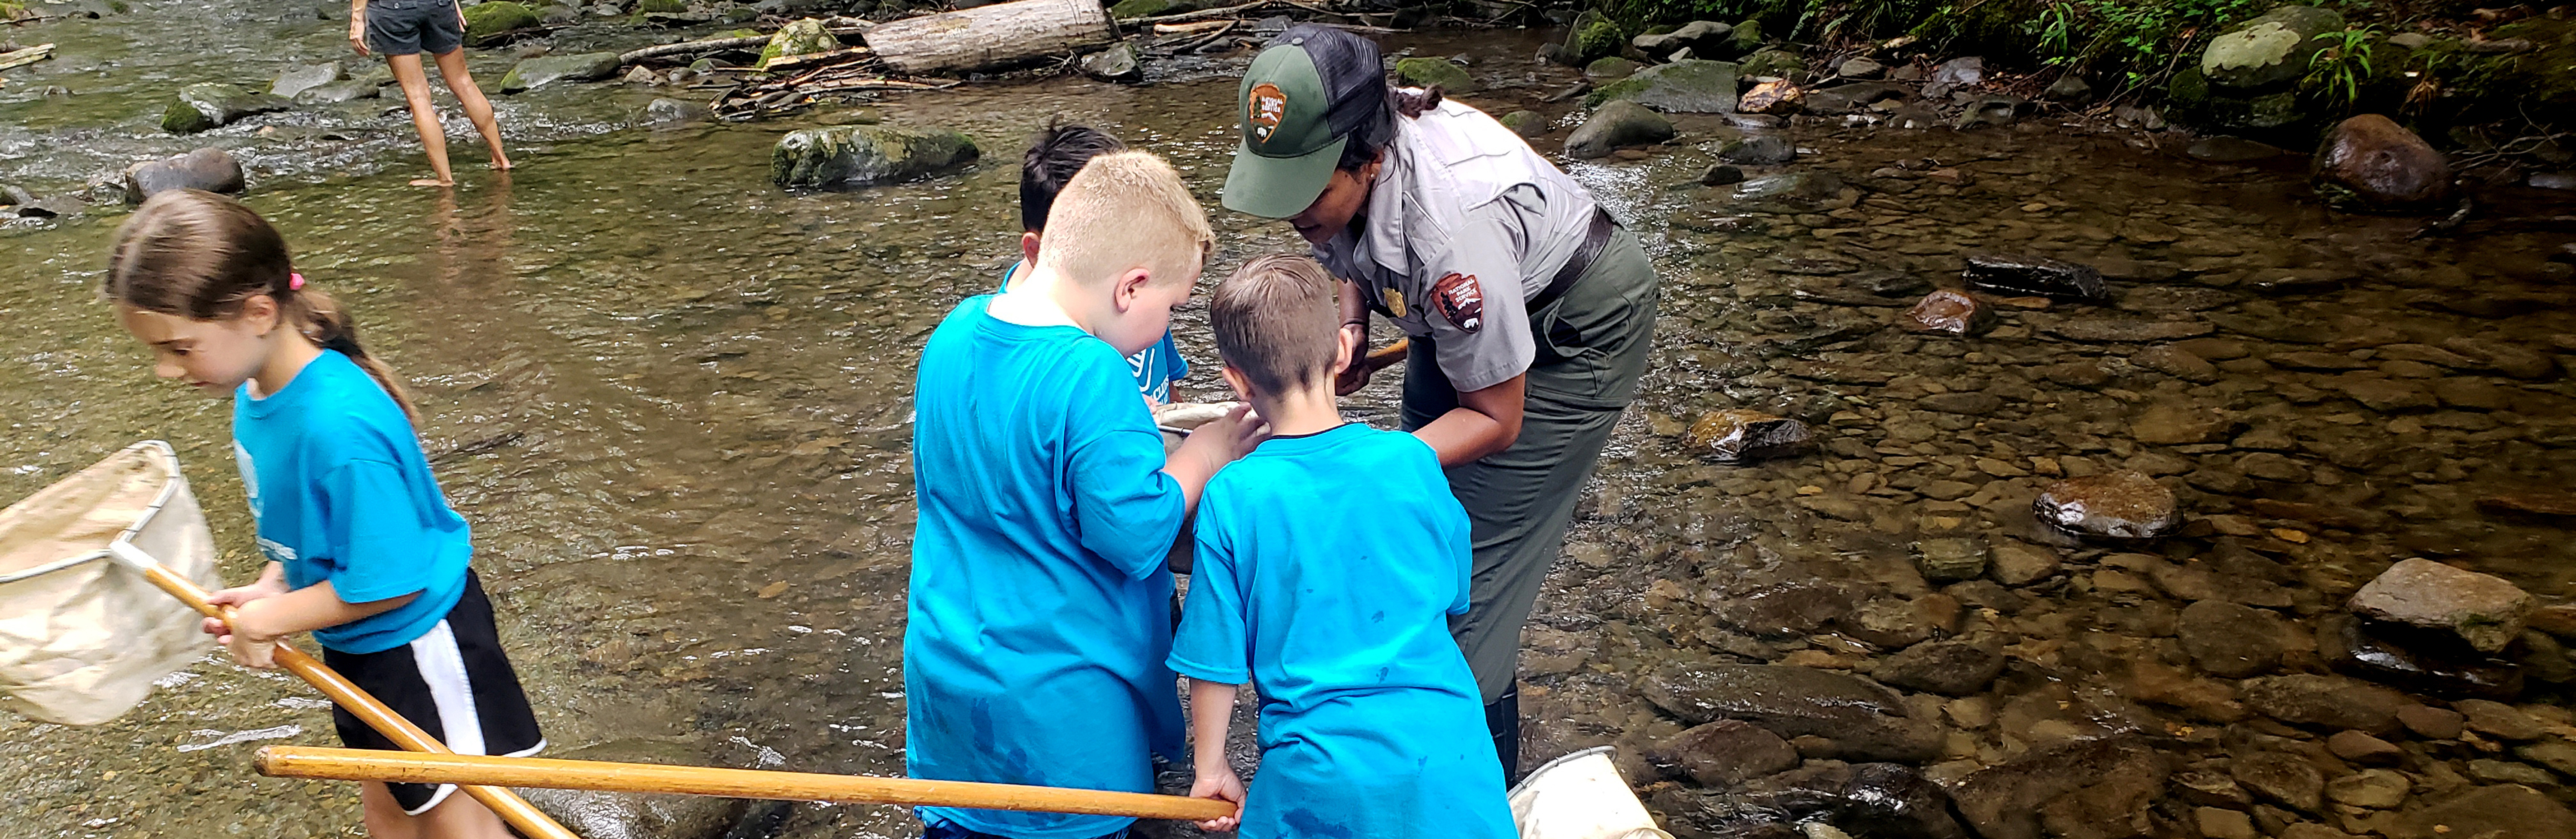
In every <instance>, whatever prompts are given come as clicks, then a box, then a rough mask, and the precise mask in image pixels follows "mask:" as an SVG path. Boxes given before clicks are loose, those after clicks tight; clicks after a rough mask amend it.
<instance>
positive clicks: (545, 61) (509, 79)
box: [501, 52, 618, 93]
mask: <svg viewBox="0 0 2576 839" xmlns="http://www.w3.org/2000/svg"><path fill="white" fill-rule="evenodd" d="M617 67H618V61H617V54H616V53H613V52H592V53H582V54H580V55H547V56H539V57H536V58H530V59H526V60H523V61H520V62H519V64H518V66H515V67H511V68H510V73H509V75H505V76H502V77H501V92H502V93H518V92H520V91H523V90H533V89H536V88H540V87H544V86H546V85H550V84H553V83H555V82H559V81H575V82H595V81H599V80H601V79H605V78H608V77H610V76H614V75H617Z"/></svg>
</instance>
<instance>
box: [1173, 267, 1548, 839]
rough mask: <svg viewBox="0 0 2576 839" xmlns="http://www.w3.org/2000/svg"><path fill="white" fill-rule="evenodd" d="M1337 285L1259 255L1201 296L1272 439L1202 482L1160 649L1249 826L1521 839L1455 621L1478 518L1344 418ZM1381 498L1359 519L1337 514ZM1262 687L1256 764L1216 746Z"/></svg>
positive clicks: (1197, 741) (1207, 768)
mask: <svg viewBox="0 0 2576 839" xmlns="http://www.w3.org/2000/svg"><path fill="white" fill-rule="evenodd" d="M1335 285H1336V284H1335V282H1334V281H1333V279H1332V278H1331V276H1330V275H1328V274H1326V273H1325V271H1324V268H1323V266H1321V265H1317V264H1316V263H1315V261H1314V260H1311V259H1307V258H1306V257H1303V256H1287V255H1272V256H1264V257H1260V258H1257V259H1254V260H1253V261H1252V262H1250V263H1247V264H1246V265H1244V266H1243V267H1242V268H1241V269H1239V270H1237V271H1236V272H1235V273H1234V274H1233V275H1232V276H1229V277H1227V278H1226V279H1225V281H1224V282H1222V283H1219V284H1218V285H1217V289H1216V293H1215V294H1214V295H1212V296H1211V298H1210V300H1209V303H1208V320H1209V322H1210V323H1211V325H1213V326H1214V327H1215V331H1216V345H1217V354H1218V356H1219V357H1220V358H1221V359H1222V360H1223V361H1224V362H1225V380H1226V383H1227V384H1230V385H1233V386H1234V389H1235V392H1236V393H1238V394H1241V395H1242V396H1243V398H1244V399H1245V400H1247V401H1249V402H1251V403H1252V405H1253V407H1254V410H1255V411H1256V412H1257V413H1259V414H1260V416H1261V417H1262V418H1263V419H1264V420H1266V421H1268V422H1269V424H1270V427H1271V431H1272V432H1273V434H1274V436H1272V437H1271V438H1270V439H1269V441H1267V442H1264V443H1262V444H1260V445H1259V446H1258V447H1257V448H1255V449H1253V451H1252V453H1251V454H1248V455H1245V456H1244V457H1243V459H1241V460H1237V461H1235V462H1234V463H1233V464H1231V465H1229V466H1227V467H1225V469H1224V470H1223V471H1220V472H1218V473H1217V474H1216V477H1215V478H1213V479H1211V480H1209V481H1208V484H1207V489H1206V492H1205V494H1204V495H1203V496H1202V498H1201V500H1200V503H1199V508H1198V514H1197V518H1196V519H1195V525H1194V526H1195V528H1196V537H1195V548H1196V567H1195V568H1193V569H1192V576H1191V578H1190V593H1189V604H1188V608H1186V609H1183V610H1182V611H1181V627H1180V630H1179V632H1178V634H1177V635H1176V636H1175V637H1174V638H1173V641H1172V654H1171V657H1170V659H1168V661H1169V663H1170V664H1171V667H1172V669H1173V670H1174V671H1176V672H1179V673H1180V674H1182V675H1184V676H1188V677H1190V730H1191V738H1192V740H1193V745H1194V753H1195V761H1196V763H1197V767H1198V778H1197V781H1196V783H1195V784H1194V785H1193V786H1192V787H1191V790H1190V794H1191V795H1193V796H1198V797H1202V798H1218V799H1223V800H1228V801H1236V802H1241V803H1242V805H1243V806H1242V807H1241V808H1240V809H1239V810H1237V814H1236V816H1235V817H1234V818H1230V819H1219V820H1216V821H1211V822H1204V823H1202V824H1201V827H1203V828H1205V829H1209V830H1226V829H1232V828H1236V827H1237V826H1238V824H1239V827H1240V830H1241V831H1242V833H1243V836H1244V837H1245V839H1269V838H1270V837H1320V836H1333V837H1342V838H1343V839H1407V838H1408V837H1418V836H1426V835H1438V836H1442V837H1457V838H1458V839H1514V837H1516V836H1517V833H1516V832H1515V830H1514V828H1513V825H1512V814H1511V806H1510V804H1509V803H1508V802H1507V801H1506V799H1505V798H1504V795H1503V786H1502V777H1503V772H1502V764H1501V762H1500V761H1499V760H1497V759H1496V758H1495V755H1494V744H1493V740H1492V738H1490V737H1488V736H1486V732H1485V712H1484V702H1483V699H1482V696H1481V695H1480V694H1478V693H1477V690H1476V677H1475V675H1474V674H1473V673H1471V672H1469V670H1468V669H1467V657H1466V655H1465V654H1463V653H1461V652H1459V649H1458V642H1457V641H1456V640H1454V639H1452V638H1451V637H1450V635H1449V616H1450V615H1457V614H1464V613H1465V612H1466V611H1467V605H1468V600H1467V592H1468V579H1469V575H1470V574H1471V572H1472V571H1473V569H1474V560H1473V557H1472V555H1471V554H1470V552H1469V548H1468V537H1467V528H1468V525H1467V511H1466V509H1465V508H1463V507H1461V506H1459V504H1458V499H1457V498H1456V497H1455V496H1453V495H1451V494H1450V491H1449V482H1448V480H1447V479H1446V478H1445V477H1444V476H1443V475H1442V473H1441V471H1440V459H1439V456H1438V455H1436V454H1434V453H1433V452H1432V450H1431V447H1430V446H1429V445H1428V444H1425V443H1423V442H1422V440H1421V438H1418V437H1415V436H1413V435H1411V434H1404V433H1400V432H1394V431H1380V430H1377V429H1373V428H1370V427H1368V426H1366V425H1363V424H1359V423H1345V422H1343V421H1342V417H1341V414H1340V412H1339V411H1338V410H1336V408H1335V406H1334V400H1333V377H1334V375H1335V374H1336V373H1338V372H1339V371H1340V370H1341V369H1342V368H1343V367H1345V366H1348V365H1349V364H1350V363H1351V361H1352V359H1351V353H1352V351H1353V349H1354V339H1353V338H1352V336H1351V333H1349V332H1346V331H1344V330H1342V328H1341V317H1340V314H1339V312H1340V309H1339V308H1338V307H1337V306H1336V305H1335V303H1334V300H1333V292H1334V288H1335ZM1362 497H1365V498H1367V499H1369V511H1368V513H1367V514H1366V515H1364V516H1362V515H1353V514H1351V512H1350V511H1349V510H1348V509H1346V507H1347V505H1348V503H1349V502H1348V499H1352V498H1362ZM1247 681H1249V682H1253V683H1255V684H1256V685H1257V686H1258V687H1259V689H1260V694H1261V749H1262V751H1261V774H1260V775H1259V776H1257V777H1255V778H1254V779H1253V783H1252V789H1251V791H1250V794H1249V795H1246V793H1245V791H1244V787H1243V782H1242V781H1241V780H1240V779H1239V778H1237V777H1236V776H1235V774H1234V771H1233V769H1231V768H1229V767H1228V765H1227V763H1226V757H1225V740H1226V724H1227V721H1228V720H1227V717H1228V716H1229V714H1230V713H1231V711H1232V709H1233V708H1234V692H1235V686H1236V685H1239V684H1242V683H1244V682H1247Z"/></svg>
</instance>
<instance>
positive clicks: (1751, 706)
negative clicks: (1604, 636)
mask: <svg viewBox="0 0 2576 839" xmlns="http://www.w3.org/2000/svg"><path fill="white" fill-rule="evenodd" d="M1644 688H1645V695H1646V699H1647V700H1648V701H1651V702H1653V703H1655V705H1656V707H1659V708H1662V709H1664V710H1665V711H1666V712H1668V713H1671V714H1672V715H1674V716H1676V717H1679V718H1681V719H1682V721H1683V722H1687V723H1691V724H1693V725H1699V724H1705V723H1710V722H1714V721H1717V720H1722V719H1732V720H1743V721H1745V722H1749V723H1752V724H1754V725H1758V726H1761V727H1763V728H1766V729H1769V730H1770V731H1771V733H1773V734H1777V735H1780V736H1781V737H1785V738H1797V737H1807V736H1812V737H1820V738H1824V739H1825V740H1827V741H1830V742H1829V743H1826V744H1823V745H1822V751H1823V752H1824V753H1825V754H1824V756H1827V757H1833V758H1836V759H1841V760H1888V761H1899V762H1909V763H1911V762H1924V761H1930V760H1933V759H1935V758H1938V757H1940V755H1941V743H1942V737H1943V735H1942V731H1941V726H1940V725H1939V724H1938V723H1937V722H1935V721H1933V720H1927V719H1918V718H1915V717H1911V716H1909V714H1910V713H1911V710H1910V706H1909V705H1907V704H1906V702H1905V701H1904V700H1903V699H1902V698H1900V697H1899V696H1898V695H1897V694H1896V692H1895V691H1892V690H1888V689H1887V688H1885V687H1882V686H1879V685H1877V684H1874V683H1871V682H1869V681H1867V680H1865V679H1861V678H1859V677H1857V676H1850V675H1845V674H1842V673H1835V672H1830V671H1825V670H1814V669H1810V668H1805V667H1793V666H1787V665H1771V664H1712V665H1700V666H1691V665H1675V666H1671V667H1666V668H1664V669H1663V670H1660V671H1657V672H1656V673H1654V674H1652V675H1650V676H1648V677H1647V678H1646V680H1645V685H1644Z"/></svg>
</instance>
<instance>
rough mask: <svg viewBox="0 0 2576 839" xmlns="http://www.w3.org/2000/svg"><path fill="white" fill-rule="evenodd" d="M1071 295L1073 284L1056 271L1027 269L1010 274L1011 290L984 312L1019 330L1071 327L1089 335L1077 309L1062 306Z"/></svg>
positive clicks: (1035, 266) (1088, 326) (1009, 288)
mask: <svg viewBox="0 0 2576 839" xmlns="http://www.w3.org/2000/svg"><path fill="white" fill-rule="evenodd" d="M1023 264H1024V265H1026V263H1023ZM1071 291H1074V288H1073V283H1071V282H1069V281H1066V280H1065V279H1064V275H1062V274H1058V273H1056V271H1055V269H1053V268H1049V267H1046V266H1043V265H1027V270H1026V271H1018V272H1013V273H1012V275H1011V282H1010V286H1009V287H1008V288H1005V289H1003V290H1002V293H1001V294H1000V295H997V296H995V297H994V298H993V302H992V303H991V304H990V305H987V306H986V307H985V309H984V311H985V313H986V314H989V315H992V316H993V317H995V318H999V319H1001V320H1003V321H1006V322H1009V323H1016V324H1019V325H1021V326H1071V327H1074V328H1076V329H1080V330H1082V331H1084V332H1091V331H1092V330H1091V327H1090V325H1089V324H1085V323H1083V322H1082V318H1080V317H1078V316H1077V315H1076V314H1075V312H1077V311H1080V310H1081V309H1080V307H1078V306H1067V305H1065V296H1066V295H1067V293H1069V292H1071ZM1095 334H1096V333H1095Z"/></svg>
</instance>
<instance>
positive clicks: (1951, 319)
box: [1904, 289, 1996, 335]
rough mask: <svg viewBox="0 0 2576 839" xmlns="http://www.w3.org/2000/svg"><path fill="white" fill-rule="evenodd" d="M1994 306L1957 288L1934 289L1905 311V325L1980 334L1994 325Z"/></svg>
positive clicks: (1930, 330) (1923, 330)
mask: <svg viewBox="0 0 2576 839" xmlns="http://www.w3.org/2000/svg"><path fill="white" fill-rule="evenodd" d="M1995 319H1996V318H1995V312H1994V309H1993V307H1990V306H1987V305H1986V304H1985V303H1984V302H1983V301H1980V300H1978V299H1977V298H1975V297H1971V296H1968V295H1966V294H1962V293H1959V292H1956V291H1950V290H1948V289H1943V290H1940V291H1935V292H1932V293H1931V294H1929V295H1926V296H1925V297H1924V298H1923V302H1920V303H1916V304H1914V308H1912V309H1908V310H1906V312H1905V318H1904V324H1905V328H1907V329H1911V330H1915V331H1918V332H1938V333H1943V334H1948V335H1980V334H1984V333H1985V332H1987V331H1989V330H1992V329H1993V328H1994V325H1995Z"/></svg>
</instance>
